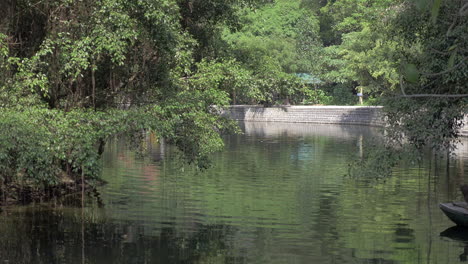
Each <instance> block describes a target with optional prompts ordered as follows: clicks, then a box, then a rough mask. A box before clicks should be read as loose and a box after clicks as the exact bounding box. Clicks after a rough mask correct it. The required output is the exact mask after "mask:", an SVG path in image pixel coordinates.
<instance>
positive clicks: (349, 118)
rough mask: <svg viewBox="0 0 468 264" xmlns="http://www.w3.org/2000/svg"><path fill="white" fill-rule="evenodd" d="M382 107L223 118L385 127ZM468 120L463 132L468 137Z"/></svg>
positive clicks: (258, 111)
mask: <svg viewBox="0 0 468 264" xmlns="http://www.w3.org/2000/svg"><path fill="white" fill-rule="evenodd" d="M381 111H382V107H381V106H275V107H263V106H252V105H235V106H230V107H227V108H225V109H224V110H223V111H222V115H224V116H226V117H229V118H231V119H235V120H239V121H256V122H288V123H318V124H347V125H367V126H384V125H385V122H384V120H383V117H382V114H381ZM467 123H468V116H466V117H465V124H466V125H465V126H464V127H463V128H462V130H461V134H462V135H463V136H468V124H467Z"/></svg>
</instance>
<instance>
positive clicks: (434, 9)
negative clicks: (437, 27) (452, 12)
mask: <svg viewBox="0 0 468 264" xmlns="http://www.w3.org/2000/svg"><path fill="white" fill-rule="evenodd" d="M441 5H442V0H434V3H433V4H432V9H431V19H432V23H434V24H435V23H436V22H437V17H438V16H439V11H440V6H441Z"/></svg>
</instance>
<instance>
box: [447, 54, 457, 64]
mask: <svg viewBox="0 0 468 264" xmlns="http://www.w3.org/2000/svg"><path fill="white" fill-rule="evenodd" d="M456 57H457V52H456V51H455V52H452V55H450V58H449V60H448V63H447V67H448V68H452V67H453V66H454V65H455V58H456Z"/></svg>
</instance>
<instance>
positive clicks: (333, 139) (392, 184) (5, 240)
mask: <svg viewBox="0 0 468 264" xmlns="http://www.w3.org/2000/svg"><path fill="white" fill-rule="evenodd" d="M241 127H242V129H243V130H244V131H245V134H244V135H234V136H226V137H225V143H226V147H225V150H224V151H222V152H220V153H217V154H216V155H214V156H213V158H212V162H213V166H212V167H211V168H210V169H208V170H205V171H199V170H196V169H194V168H193V167H192V166H189V165H187V164H184V163H183V162H181V160H180V159H179V158H178V155H177V153H176V151H175V150H174V149H173V148H172V147H170V146H167V145H166V144H164V142H158V141H157V140H156V139H155V138H154V137H150V136H149V137H148V142H147V143H145V145H144V146H143V147H144V148H145V151H146V152H147V153H148V155H146V156H143V157H142V156H139V155H137V154H135V152H133V151H131V150H129V149H128V148H127V147H126V145H125V144H124V143H122V142H120V141H117V140H115V141H112V142H110V143H109V144H108V146H107V149H106V152H105V155H104V158H103V164H104V169H103V175H102V177H103V178H104V180H106V181H107V182H108V184H106V185H105V186H103V187H100V188H99V198H96V197H95V195H94V194H92V195H89V196H86V203H85V207H84V208H81V204H79V203H77V204H73V202H68V203H62V202H60V203H59V202H52V203H47V204H36V205H30V206H12V207H7V208H3V209H4V210H3V212H1V213H0V263H15V264H16V263H44V264H46V263H47V264H49V263H93V264H94V263H96V264H98V263H99V264H100V263H105V264H107V263H109V264H114V263H287V264H291V263H448V264H449V263H459V262H462V261H464V260H466V258H467V255H468V231H465V230H463V229H460V228H453V226H454V225H453V223H451V222H450V221H449V220H448V219H447V218H446V217H445V216H444V215H443V214H442V212H441V211H440V210H439V208H438V204H439V203H440V202H446V201H452V200H461V195H460V194H459V191H458V184H459V183H461V182H468V179H465V178H466V176H468V175H465V174H466V173H465V172H466V171H467V168H468V141H467V140H466V139H464V140H462V143H463V145H460V147H459V148H458V150H456V151H455V153H454V155H453V156H452V157H451V158H450V159H449V160H447V158H446V156H445V153H442V154H440V155H439V157H440V158H438V157H436V156H434V155H432V154H429V153H428V154H426V155H425V156H424V158H423V159H422V161H420V162H413V161H411V160H410V159H404V160H401V161H400V162H399V163H398V164H397V165H396V166H395V167H394V168H393V170H392V174H391V175H390V176H389V177H380V176H381V175H378V173H374V174H373V175H367V174H366V173H357V174H356V175H358V176H356V175H354V174H353V175H354V176H353V175H350V174H349V171H350V166H351V167H353V164H354V163H353V162H354V161H356V160H359V159H361V157H365V156H369V155H368V154H369V153H370V151H371V149H370V148H371V147H370V145H371V144H370V142H378V140H379V138H381V133H380V132H379V131H378V130H377V129H373V128H369V127H355V126H335V125H311V124H271V123H242V124H241ZM378 153H379V152H378V151H374V152H372V155H376V158H377V155H378ZM372 155H371V156H372ZM378 162H381V163H385V162H386V161H385V160H382V161H378ZM378 162H377V163H378ZM363 170H364V169H363ZM353 171H354V172H356V171H357V172H359V167H358V168H356V167H355V166H354V167H353ZM374 172H375V171H374ZM375 174H377V175H375ZM64 204H65V205H64ZM441 233H442V234H441ZM464 241H467V242H464ZM465 252H466V253H465Z"/></svg>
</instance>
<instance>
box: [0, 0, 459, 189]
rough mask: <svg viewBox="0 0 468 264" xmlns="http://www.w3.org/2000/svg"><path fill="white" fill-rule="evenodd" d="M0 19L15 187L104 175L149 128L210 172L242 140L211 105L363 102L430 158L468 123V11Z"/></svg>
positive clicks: (288, 8)
mask: <svg viewBox="0 0 468 264" xmlns="http://www.w3.org/2000/svg"><path fill="white" fill-rule="evenodd" d="M0 10H2V16H1V17H0V110H1V111H0V146H1V149H0V168H1V172H0V177H1V179H2V183H3V184H5V185H9V184H10V185H11V183H15V184H16V183H18V182H21V183H24V184H33V185H34V186H42V187H43V188H47V186H54V185H56V184H57V183H58V182H60V178H61V177H62V176H63V175H67V177H72V178H73V177H76V179H73V180H77V179H78V178H79V177H80V175H85V176H86V177H88V178H93V177H96V176H97V175H98V173H99V165H98V160H99V157H100V154H101V152H102V147H103V144H104V142H105V141H106V140H107V139H108V138H109V137H112V136H115V135H121V134H125V135H135V134H136V135H138V134H140V135H141V133H144V131H149V130H151V131H154V132H156V133H157V134H158V136H160V137H164V138H167V140H168V141H169V142H172V143H174V144H176V145H178V146H179V148H180V149H181V150H183V152H184V153H185V154H186V157H187V158H188V159H189V160H190V161H193V162H196V163H197V164H198V165H199V166H206V161H207V157H208V155H209V154H210V153H211V152H213V151H216V150H218V149H220V148H221V147H222V145H223V144H222V140H221V139H220V137H219V133H220V132H222V131H223V130H225V129H232V126H231V124H229V122H227V121H226V120H224V119H222V118H220V117H219V116H218V115H217V111H216V109H217V108H216V107H213V106H214V105H218V106H223V105H228V104H264V105H267V106H268V105H272V104H283V103H293V104H351V105H353V104H357V102H358V99H357V96H356V94H357V93H359V92H362V93H364V99H365V100H364V101H365V103H366V104H384V105H385V106H386V108H385V109H386V111H387V113H386V115H387V117H388V120H389V122H390V124H391V125H392V126H391V129H389V131H390V132H392V133H389V134H390V135H392V136H393V137H392V138H393V139H398V140H400V139H402V136H401V135H405V138H407V139H409V140H410V141H412V142H414V143H417V144H418V146H420V145H425V144H428V143H430V144H432V145H433V146H435V147H439V146H450V145H451V143H452V142H453V140H454V139H455V138H456V137H457V129H458V128H459V127H460V125H461V120H462V117H463V115H464V114H466V112H467V107H466V105H467V98H468V97H467V94H468V91H467V90H468V88H467V79H468V78H467V77H468V69H467V68H468V65H467V58H468V50H467V49H466V47H467V46H468V26H467V16H468V3H467V1H466V0H452V1H444V0H398V1H393V0H338V1H328V0H275V1H272V0H229V1H225V0H149V1H141V0H98V1H94V0H82V1H70V0H18V1H2V2H1V3H0ZM300 76H309V79H307V78H302V77H300ZM310 80H312V81H310ZM393 132H394V133H393ZM402 132H403V133H402ZM62 178H63V177H62ZM2 186H3V185H2ZM42 187H41V188H42Z"/></svg>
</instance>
